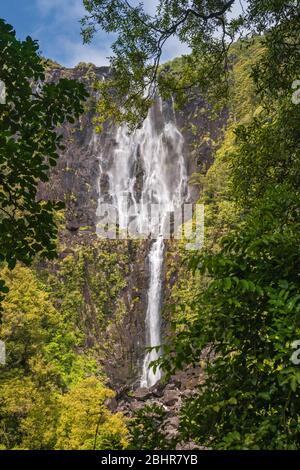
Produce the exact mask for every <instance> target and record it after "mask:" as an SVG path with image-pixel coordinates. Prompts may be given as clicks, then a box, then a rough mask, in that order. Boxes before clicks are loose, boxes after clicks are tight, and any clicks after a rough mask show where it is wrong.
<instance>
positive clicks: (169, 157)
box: [93, 99, 187, 387]
mask: <svg viewBox="0 0 300 470" xmlns="http://www.w3.org/2000/svg"><path fill="white" fill-rule="evenodd" d="M169 114H170V113H169ZM165 115H166V112H165V110H164V107H163V103H162V100H161V99H157V101H156V103H155V104H154V106H153V107H152V108H151V110H150V111H149V114H148V117H147V118H146V120H145V122H144V124H143V126H142V128H141V129H139V130H137V131H135V132H134V133H132V134H130V133H129V132H128V129H127V128H126V126H121V127H120V128H118V129H117V130H116V132H115V134H114V136H113V144H112V148H110V150H109V151H107V149H106V150H105V149H102V151H100V157H99V162H100V174H101V178H103V175H104V177H105V179H106V190H105V191H104V190H102V189H101V182H100V196H99V207H98V216H99V218H100V217H101V215H103V204H105V203H110V204H112V205H113V206H114V208H115V209H116V212H117V213H118V216H119V227H120V229H121V230H124V229H126V227H127V225H128V222H130V223H131V222H132V217H131V218H130V216H128V214H127V212H126V210H124V207H125V206H127V205H128V204H129V205H130V206H132V207H133V213H134V214H135V218H134V223H135V232H136V233H139V234H141V233H145V232H146V233H149V232H152V236H151V238H153V239H155V241H153V242H152V245H151V249H150V253H149V256H148V263H149V273H150V281H149V289H148V305H147V311H146V323H145V325H146V346H147V348H153V347H157V348H158V347H159V346H160V345H161V303H162V277H163V262H164V248H165V242H164V226H165V223H166V221H167V218H168V215H169V213H170V212H172V211H175V210H176V209H178V208H180V207H181V205H182V204H183V202H184V200H185V197H186V194H187V172H186V168H185V161H184V157H183V144H184V141H183V137H182V135H181V133H180V132H179V130H178V129H177V127H176V123H175V119H174V113H172V116H171V117H169V118H166V116H165ZM93 145H94V144H93ZM153 204H156V205H158V207H159V208H160V210H159V213H160V217H159V218H157V219H155V218H154V219H153V218H152V219H151V217H149V212H150V208H151V205H153ZM160 354H161V351H160V350H159V349H157V350H152V351H150V352H147V353H146V354H145V358H144V362H143V371H142V377H141V386H142V387H151V386H152V385H154V384H155V383H156V382H157V381H158V380H159V379H160V378H161V371H160V370H159V369H157V370H156V371H155V372H154V370H153V369H152V368H150V367H149V366H150V363H151V362H153V361H155V360H156V359H158V358H159V356H160Z"/></svg>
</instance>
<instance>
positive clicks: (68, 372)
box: [0, 266, 127, 450]
mask: <svg viewBox="0 0 300 470" xmlns="http://www.w3.org/2000/svg"><path fill="white" fill-rule="evenodd" d="M1 275H2V277H3V279H5V281H6V283H7V285H8V287H9V288H10V291H9V293H8V294H7V296H6V298H5V300H4V302H3V323H2V325H1V327H0V337H1V340H3V341H5V343H6V351H7V358H6V364H5V366H1V375H0V414H1V424H0V445H1V448H4V449H39V450H42V449H48V450H49V449H55V448H59V447H58V446H62V448H64V449H78V448H85V449H93V448H94V440H95V439H96V441H95V442H96V448H109V447H110V446H111V448H122V446H125V445H126V435H127V434H126V433H127V431H126V428H125V424H124V421H123V420H122V417H121V415H112V414H111V413H109V411H108V410H107V408H106V407H105V405H104V401H105V399H107V398H109V397H112V396H113V392H112V391H110V390H108V389H107V388H106V387H105V386H104V385H103V382H104V378H103V373H102V372H101V370H99V366H97V364H96V361H95V359H94V358H93V357H92V356H91V354H90V353H89V351H83V350H81V352H79V350H78V337H77V334H76V331H74V328H73V325H72V324H71V323H70V322H69V321H68V319H67V318H66V317H65V315H64V314H62V313H61V312H59V311H58V310H56V309H55V308H54V306H53V304H52V302H51V298H50V296H49V294H48V293H47V292H46V287H45V285H44V284H42V283H41V282H40V281H38V280H37V278H36V276H35V275H34V274H33V272H32V271H31V270H30V269H29V268H25V267H20V266H17V267H16V268H15V270H14V271H13V272H10V271H9V270H7V269H6V270H4V271H2V272H1ZM25 280H26V282H25ZM100 418H101V419H100ZM98 421H99V426H98V427H97V426H96V425H97V423H98ZM68 423H72V426H70V425H68ZM66 426H67V427H68V429H66ZM96 431H97V438H96V437H95V436H96Z"/></svg>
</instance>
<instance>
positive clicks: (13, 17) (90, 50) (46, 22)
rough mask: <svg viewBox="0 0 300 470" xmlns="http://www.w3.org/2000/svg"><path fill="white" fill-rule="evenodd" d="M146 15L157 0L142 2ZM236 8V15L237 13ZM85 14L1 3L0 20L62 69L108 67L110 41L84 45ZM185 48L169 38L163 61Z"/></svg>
mask: <svg viewBox="0 0 300 470" xmlns="http://www.w3.org/2000/svg"><path fill="white" fill-rule="evenodd" d="M144 3H145V6H146V8H147V9H148V11H149V12H154V10H155V3H156V0H144ZM238 10H239V7H237V9H236V11H235V12H234V13H235V14H236V13H237V12H238ZM84 14H85V9H84V7H83V5H82V0H1V3H0V18H3V19H5V20H6V21H7V22H8V23H10V24H11V25H12V26H13V27H14V28H15V30H16V32H17V37H18V38H19V39H24V38H25V37H26V36H31V37H32V38H33V39H37V40H38V41H39V44H40V49H41V52H42V54H43V56H44V57H47V58H49V59H52V60H55V61H56V62H58V63H59V64H61V65H63V66H65V67H74V66H75V65H76V64H78V63H79V62H92V63H94V64H95V65H97V66H102V65H107V64H108V63H109V60H108V57H109V56H110V55H111V52H110V45H111V42H112V40H113V38H112V37H111V36H110V35H108V34H107V33H104V32H99V33H98V34H97V36H96V38H95V39H94V40H93V42H92V44H89V45H84V44H83V43H82V39H81V36H80V24H79V20H80V18H82V17H83V16H84ZM187 52H188V49H187V47H186V45H184V44H181V43H180V42H179V41H178V40H177V39H175V38H172V39H170V40H169V42H168V43H167V44H166V47H165V51H164V56H163V60H169V59H172V58H174V57H177V56H179V55H181V54H184V53H187Z"/></svg>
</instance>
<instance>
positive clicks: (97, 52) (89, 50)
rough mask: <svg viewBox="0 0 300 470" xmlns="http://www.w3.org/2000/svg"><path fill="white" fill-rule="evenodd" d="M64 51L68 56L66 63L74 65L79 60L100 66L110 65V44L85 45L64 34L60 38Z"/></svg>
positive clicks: (68, 65) (67, 65) (70, 65)
mask: <svg viewBox="0 0 300 470" xmlns="http://www.w3.org/2000/svg"><path fill="white" fill-rule="evenodd" d="M58 43H59V44H60V47H61V49H62V53H63V54H64V56H65V57H66V59H65V61H64V65H65V66H66V67H74V66H75V65H77V64H78V63H79V62H91V63H92V64H95V65H96V66H98V67H101V66H104V65H109V60H108V57H109V56H110V55H111V50H110V45H109V44H105V45H103V46H102V47H97V46H90V45H84V44H82V43H81V42H74V41H71V40H70V39H68V38H66V37H64V36H62V37H60V38H58Z"/></svg>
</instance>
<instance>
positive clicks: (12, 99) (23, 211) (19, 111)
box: [0, 20, 87, 292]
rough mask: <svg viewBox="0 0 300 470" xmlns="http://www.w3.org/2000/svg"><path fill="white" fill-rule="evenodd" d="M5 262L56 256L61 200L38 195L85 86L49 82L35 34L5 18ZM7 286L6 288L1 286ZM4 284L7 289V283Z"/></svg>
mask: <svg viewBox="0 0 300 470" xmlns="http://www.w3.org/2000/svg"><path fill="white" fill-rule="evenodd" d="M0 46H1V58H0V69H1V72H0V78H1V80H2V81H3V82H4V83H5V86H6V103H5V104H0V155H1V156H0V246H1V248H0V261H6V262H7V264H8V266H9V267H10V268H13V267H14V266H15V264H16V262H17V261H22V262H23V263H25V264H27V265H28V264H30V262H31V261H32V260H33V258H34V256H35V255H36V254H40V255H42V256H47V257H49V258H52V257H53V256H54V255H55V249H56V244H55V238H56V235H57V229H56V226H55V224H54V219H53V218H54V214H55V211H56V210H58V209H59V208H61V207H62V205H61V204H60V203H54V202H51V201H47V202H46V201H42V200H38V199H37V197H36V196H37V188H38V183H39V182H40V181H47V180H48V174H49V169H50V168H51V167H52V166H54V165H55V164H56V161H57V158H58V153H57V151H58V149H62V148H63V145H62V136H60V135H58V133H57V128H58V127H59V126H60V125H61V124H63V123H64V122H65V121H68V122H70V123H73V122H74V118H75V117H78V116H79V115H80V113H81V112H82V111H83V108H82V105H81V101H82V100H84V99H85V98H86V96H87V95H86V92H85V89H84V86H83V85H82V84H79V83H77V82H75V81H72V80H66V79H62V80H60V81H59V82H58V83H52V82H51V83H45V82H44V80H45V63H44V61H43V59H42V58H41V57H40V56H39V54H38V44H37V42H36V41H33V40H32V39H31V38H29V37H28V38H27V39H26V40H25V41H23V42H20V41H18V40H17V39H16V34H15V32H14V30H13V28H12V27H11V26H10V25H8V24H6V23H5V22H4V21H3V20H0ZM1 286H2V287H1ZM0 288H1V290H2V292H4V291H3V284H2V283H1V285H0Z"/></svg>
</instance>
